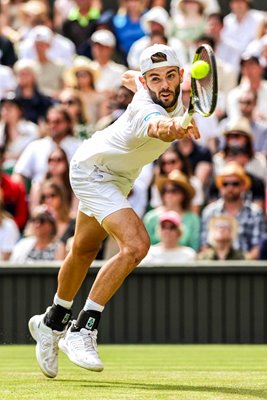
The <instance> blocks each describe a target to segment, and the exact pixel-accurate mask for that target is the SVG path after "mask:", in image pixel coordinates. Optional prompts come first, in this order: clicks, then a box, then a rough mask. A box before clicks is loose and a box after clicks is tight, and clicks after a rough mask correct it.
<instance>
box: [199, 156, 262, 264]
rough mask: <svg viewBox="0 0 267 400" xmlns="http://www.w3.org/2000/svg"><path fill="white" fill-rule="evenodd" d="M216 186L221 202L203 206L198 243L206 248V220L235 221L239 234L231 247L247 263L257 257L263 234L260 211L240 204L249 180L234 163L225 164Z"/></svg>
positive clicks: (243, 202) (253, 205) (255, 206)
mask: <svg viewBox="0 0 267 400" xmlns="http://www.w3.org/2000/svg"><path fill="white" fill-rule="evenodd" d="M215 183H216V186H217V187H218V189H219V191H220V195H221V198H220V199H219V200H217V201H214V202H212V203H210V204H209V205H207V206H206V207H205V208H204V209H203V212H202V226H201V243H202V249H203V248H204V247H205V246H207V229H208V223H209V220H210V218H212V217H214V216H216V215H220V214H227V215H231V216H233V217H234V218H236V219H237V221H238V223H239V232H238V236H237V239H236V243H235V244H234V247H235V248H236V249H237V250H241V251H243V252H244V253H245V256H246V258H247V259H252V260H256V259H258V257H259V243H260V239H261V237H262V236H263V234H264V233H265V232H266V219H265V216H264V214H263V211H262V210H261V209H260V207H259V206H258V205H257V204H255V203H252V202H250V201H244V193H245V192H246V191H247V190H249V188H250V184H251V183H250V179H249V177H248V176H247V175H246V173H245V171H244V169H243V168H242V167H241V166H240V165H239V164H237V163H236V162H229V163H228V164H226V166H225V167H224V168H223V169H222V170H221V172H220V173H219V174H218V175H217V176H216V179H215Z"/></svg>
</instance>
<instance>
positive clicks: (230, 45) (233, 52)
mask: <svg viewBox="0 0 267 400" xmlns="http://www.w3.org/2000/svg"><path fill="white" fill-rule="evenodd" d="M223 26H224V21H223V14H221V13H212V14H209V15H208V16H207V24H206V27H205V33H206V34H207V35H209V36H211V37H212V38H213V40H214V52H215V56H216V60H221V61H223V62H224V63H227V64H230V65H231V66H232V68H233V69H234V70H235V71H237V72H238V71H239V69H240V50H239V48H238V46H237V44H236V43H235V42H234V41H233V40H232V39H230V38H229V37H228V38H225V37H224V36H223V35H222V32H223Z"/></svg>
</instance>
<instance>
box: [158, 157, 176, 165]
mask: <svg viewBox="0 0 267 400" xmlns="http://www.w3.org/2000/svg"><path fill="white" fill-rule="evenodd" d="M177 161H178V160H177V158H172V159H170V160H162V162H161V164H162V165H174V164H175V163H176V162H177Z"/></svg>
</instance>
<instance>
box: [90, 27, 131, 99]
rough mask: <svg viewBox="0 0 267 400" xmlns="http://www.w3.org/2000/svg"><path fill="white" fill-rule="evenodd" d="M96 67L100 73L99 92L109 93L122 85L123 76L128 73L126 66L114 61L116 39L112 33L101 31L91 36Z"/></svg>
mask: <svg viewBox="0 0 267 400" xmlns="http://www.w3.org/2000/svg"><path fill="white" fill-rule="evenodd" d="M91 42H92V56H93V60H94V63H93V64H94V65H95V67H96V69H97V70H98V71H99V75H98V77H97V79H96V81H95V88H96V90H97V91H99V92H109V91H113V90H114V89H118V88H119V87H120V85H121V76H122V74H123V73H124V72H125V71H126V67H125V65H122V64H118V63H116V62H115V61H112V59H111V57H112V55H113V52H114V50H115V46H116V38H115V36H114V35H113V33H112V32H111V31H108V30H107V29H99V30H97V31H95V32H94V33H93V34H92V36H91Z"/></svg>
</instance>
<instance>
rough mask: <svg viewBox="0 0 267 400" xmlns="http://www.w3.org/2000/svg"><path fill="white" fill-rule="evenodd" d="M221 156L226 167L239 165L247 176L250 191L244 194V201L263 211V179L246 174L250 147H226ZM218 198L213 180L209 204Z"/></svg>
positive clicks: (250, 157) (251, 154)
mask: <svg viewBox="0 0 267 400" xmlns="http://www.w3.org/2000/svg"><path fill="white" fill-rule="evenodd" d="M223 154H224V161H225V164H226V165H227V163H228V162H230V161H235V162H237V163H238V164H239V165H241V167H242V168H244V170H245V171H246V174H247V175H248V177H249V179H250V181H251V186H250V189H249V190H247V191H246V192H245V193H244V197H245V199H249V200H251V201H253V202H255V203H257V204H258V205H259V206H260V207H261V208H262V209H263V210H264V207H265V182H264V180H263V179H261V178H258V177H257V176H256V175H255V174H252V173H249V172H247V165H248V164H249V162H250V161H251V159H252V158H253V153H252V151H251V147H250V146H247V145H243V146H240V145H226V146H225V148H224V150H223ZM218 197H219V192H218V188H217V187H216V185H215V182H214V180H213V182H212V183H211V186H210V189H209V195H208V199H209V202H210V201H214V200H216V199H218Z"/></svg>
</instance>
